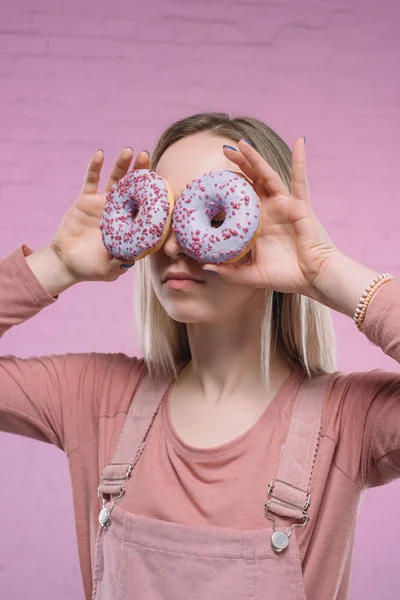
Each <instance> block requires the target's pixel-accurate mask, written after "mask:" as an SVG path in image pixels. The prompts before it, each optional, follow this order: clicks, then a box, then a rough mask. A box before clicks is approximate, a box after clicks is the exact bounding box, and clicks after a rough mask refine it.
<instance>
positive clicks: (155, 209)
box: [100, 169, 174, 260]
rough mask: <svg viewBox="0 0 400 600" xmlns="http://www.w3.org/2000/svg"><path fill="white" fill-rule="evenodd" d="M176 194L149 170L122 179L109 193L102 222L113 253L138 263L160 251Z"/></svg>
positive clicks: (105, 237) (134, 172) (167, 184)
mask: <svg viewBox="0 0 400 600" xmlns="http://www.w3.org/2000/svg"><path fill="white" fill-rule="evenodd" d="M173 208H174V193H173V191H172V188H171V186H170V185H169V183H168V182H167V181H166V180H165V179H163V178H162V177H160V176H159V175H157V174H156V173H154V171H149V170H147V169H137V170H135V171H131V172H129V173H128V174H127V175H125V177H122V179H120V180H119V181H118V182H117V183H116V184H115V185H114V186H113V187H112V189H111V191H110V192H109V193H108V194H107V197H106V202H105V206H104V211H103V216H102V220H101V223H100V230H101V233H102V239H103V244H104V246H105V247H106V249H107V250H108V252H109V253H110V254H112V255H113V256H115V257H116V258H121V259H124V260H139V259H141V258H144V257H145V256H147V255H148V254H151V253H152V252H155V251H156V250H158V249H159V248H160V247H161V246H162V245H163V243H164V242H165V239H166V237H167V235H168V233H169V230H170V225H171V221H172V214H173Z"/></svg>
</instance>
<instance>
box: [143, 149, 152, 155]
mask: <svg viewBox="0 0 400 600" xmlns="http://www.w3.org/2000/svg"><path fill="white" fill-rule="evenodd" d="M142 152H146V154H148V155H149V156H150V152H149V151H148V150H142Z"/></svg>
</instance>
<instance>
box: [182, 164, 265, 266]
mask: <svg viewBox="0 0 400 600" xmlns="http://www.w3.org/2000/svg"><path fill="white" fill-rule="evenodd" d="M221 211H223V212H224V213H225V220H224V222H223V224H222V225H221V226H220V227H218V228H216V227H213V226H212V223H211V221H212V220H213V218H214V217H215V215H216V214H217V213H219V212H221ZM261 225H262V213H261V204H260V200H259V198H258V196H257V194H256V193H255V191H254V189H253V187H252V185H251V183H250V181H249V180H247V178H246V177H245V176H244V175H243V176H242V175H241V174H239V173H235V172H233V171H211V172H209V173H206V174H205V175H203V176H202V177H200V178H199V179H195V180H194V181H193V182H192V183H191V184H188V185H187V186H186V188H185V189H184V190H183V191H182V193H181V195H180V196H179V198H178V199H177V201H176V203H175V208H174V214H173V224H172V227H173V230H174V231H175V233H176V237H177V241H178V244H179V245H180V247H181V248H182V250H183V251H184V253H185V254H187V255H188V256H190V257H191V258H193V259H194V260H197V261H199V262H202V263H222V262H225V263H229V262H236V261H238V260H240V259H241V258H242V257H243V256H244V255H245V254H247V252H248V251H249V250H250V248H251V247H252V246H253V244H254V243H255V241H256V239H257V237H258V236H259V234H260V231H261Z"/></svg>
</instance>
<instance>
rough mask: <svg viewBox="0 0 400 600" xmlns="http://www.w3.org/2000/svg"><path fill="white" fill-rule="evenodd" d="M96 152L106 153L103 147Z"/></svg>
mask: <svg viewBox="0 0 400 600" xmlns="http://www.w3.org/2000/svg"><path fill="white" fill-rule="evenodd" d="M96 152H102V153H103V154H104V150H103V148H97V150H96Z"/></svg>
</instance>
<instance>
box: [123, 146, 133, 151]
mask: <svg viewBox="0 0 400 600" xmlns="http://www.w3.org/2000/svg"><path fill="white" fill-rule="evenodd" d="M125 150H132V152H133V148H132V146H125Z"/></svg>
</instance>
